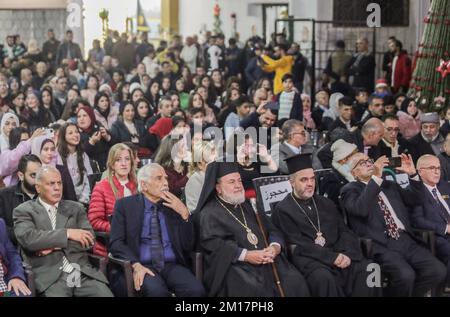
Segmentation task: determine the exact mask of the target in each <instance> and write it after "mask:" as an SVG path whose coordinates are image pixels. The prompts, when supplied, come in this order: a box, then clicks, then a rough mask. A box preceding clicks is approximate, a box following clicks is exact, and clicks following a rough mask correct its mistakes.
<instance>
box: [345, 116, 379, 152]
mask: <svg viewBox="0 0 450 317" xmlns="http://www.w3.org/2000/svg"><path fill="white" fill-rule="evenodd" d="M353 136H354V138H355V144H356V146H357V147H358V151H359V152H361V153H364V154H365V155H367V156H369V157H370V158H371V159H373V160H376V159H378V158H379V157H380V149H379V147H378V144H379V143H380V141H381V139H382V138H383V136H384V125H383V122H382V121H381V120H380V119H377V118H371V119H369V120H367V121H366V123H364V125H363V127H362V129H361V131H359V130H357V131H355V132H354V133H353Z"/></svg>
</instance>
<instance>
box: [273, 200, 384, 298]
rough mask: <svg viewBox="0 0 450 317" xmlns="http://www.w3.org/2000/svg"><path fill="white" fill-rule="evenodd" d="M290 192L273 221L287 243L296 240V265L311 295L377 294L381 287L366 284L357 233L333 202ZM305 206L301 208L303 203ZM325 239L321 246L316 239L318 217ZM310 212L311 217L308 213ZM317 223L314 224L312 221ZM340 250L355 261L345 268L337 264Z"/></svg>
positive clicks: (275, 213) (278, 207)
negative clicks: (302, 199) (304, 197)
mask: <svg viewBox="0 0 450 317" xmlns="http://www.w3.org/2000/svg"><path fill="white" fill-rule="evenodd" d="M294 197H295V196H294V195H293V194H292V195H288V196H286V198H285V199H284V200H283V201H281V202H280V203H278V204H277V206H276V209H275V211H274V212H273V213H272V221H273V223H274V225H275V226H276V227H278V229H279V230H280V231H281V232H283V233H284V235H285V239H286V243H288V244H295V245H296V248H295V251H294V253H293V256H292V261H293V263H294V265H295V266H296V267H297V268H298V269H299V270H300V272H302V273H303V274H304V276H305V278H306V279H307V282H308V285H309V288H310V291H311V295H312V296H321V297H326V296H377V295H379V293H380V292H381V290H380V289H378V290H377V289H374V288H372V289H371V288H368V287H367V282H366V280H367V275H368V272H367V271H366V269H367V266H368V265H369V264H370V262H369V261H367V260H366V259H365V258H364V257H363V254H362V251H361V248H360V244H359V240H358V238H357V236H356V235H355V234H354V233H353V232H352V231H350V229H349V228H348V227H347V226H346V225H345V223H344V221H343V219H342V216H341V215H340V214H339V212H338V210H337V208H336V206H335V205H334V203H333V202H332V201H331V200H329V199H327V198H325V197H321V196H314V201H315V203H316V205H314V203H313V200H312V199H310V200H308V201H301V200H299V199H297V198H294ZM299 206H300V207H302V209H303V211H304V212H303V211H302V209H301V208H300V207H299ZM316 206H317V213H318V215H319V219H320V231H321V232H322V234H323V237H324V238H325V240H326V243H325V245H324V246H323V247H322V246H320V245H318V244H316V243H315V239H316V238H317V230H316V229H318V219H317V213H316ZM305 213H306V214H307V215H308V217H309V219H308V217H307V216H306V215H305ZM310 221H312V223H313V224H314V226H316V228H314V227H313V225H312V224H311V222H310ZM339 253H342V254H344V255H346V256H348V257H349V258H350V259H351V261H352V263H351V265H350V266H349V267H348V268H346V269H340V268H338V267H336V266H335V265H334V262H335V261H336V259H337V257H338V255H339Z"/></svg>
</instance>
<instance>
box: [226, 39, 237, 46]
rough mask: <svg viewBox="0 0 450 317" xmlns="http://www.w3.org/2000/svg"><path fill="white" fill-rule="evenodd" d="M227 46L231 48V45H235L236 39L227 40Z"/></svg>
mask: <svg viewBox="0 0 450 317" xmlns="http://www.w3.org/2000/svg"><path fill="white" fill-rule="evenodd" d="M228 45H230V46H232V45H236V39H235V38H231V39H229V40H228Z"/></svg>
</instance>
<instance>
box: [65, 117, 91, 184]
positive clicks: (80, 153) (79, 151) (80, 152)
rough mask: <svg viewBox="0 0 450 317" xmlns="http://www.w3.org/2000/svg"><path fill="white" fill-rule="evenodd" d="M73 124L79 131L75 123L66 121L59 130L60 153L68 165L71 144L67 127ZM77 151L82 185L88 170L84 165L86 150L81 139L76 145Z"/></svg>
mask: <svg viewBox="0 0 450 317" xmlns="http://www.w3.org/2000/svg"><path fill="white" fill-rule="evenodd" d="M71 126H73V127H75V128H76V129H77V131H78V127H77V125H76V124H75V123H66V124H64V125H63V126H62V127H61V128H60V131H59V137H58V153H59V155H60V156H61V159H62V161H63V165H64V166H67V157H68V156H69V153H70V152H69V146H68V144H67V141H66V132H67V129H68V128H69V127H71ZM75 151H76V153H77V165H78V171H79V172H80V181H79V183H78V185H81V184H83V180H84V173H85V170H86V167H85V166H84V159H83V154H84V150H83V147H82V145H81V141H80V143H78V145H77V146H76V148H75Z"/></svg>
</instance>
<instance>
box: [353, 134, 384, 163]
mask: <svg viewBox="0 0 450 317" xmlns="http://www.w3.org/2000/svg"><path fill="white" fill-rule="evenodd" d="M353 137H354V139H355V144H356V146H357V147H358V150H359V151H360V152H361V153H364V139H363V136H362V134H361V132H360V131H359V130H358V131H355V132H354V133H353ZM380 142H381V141H380ZM368 156H369V157H370V158H371V159H373V160H374V161H376V160H377V159H378V158H379V157H380V156H381V153H380V148H379V147H378V146H372V147H370V149H369V151H368Z"/></svg>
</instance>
